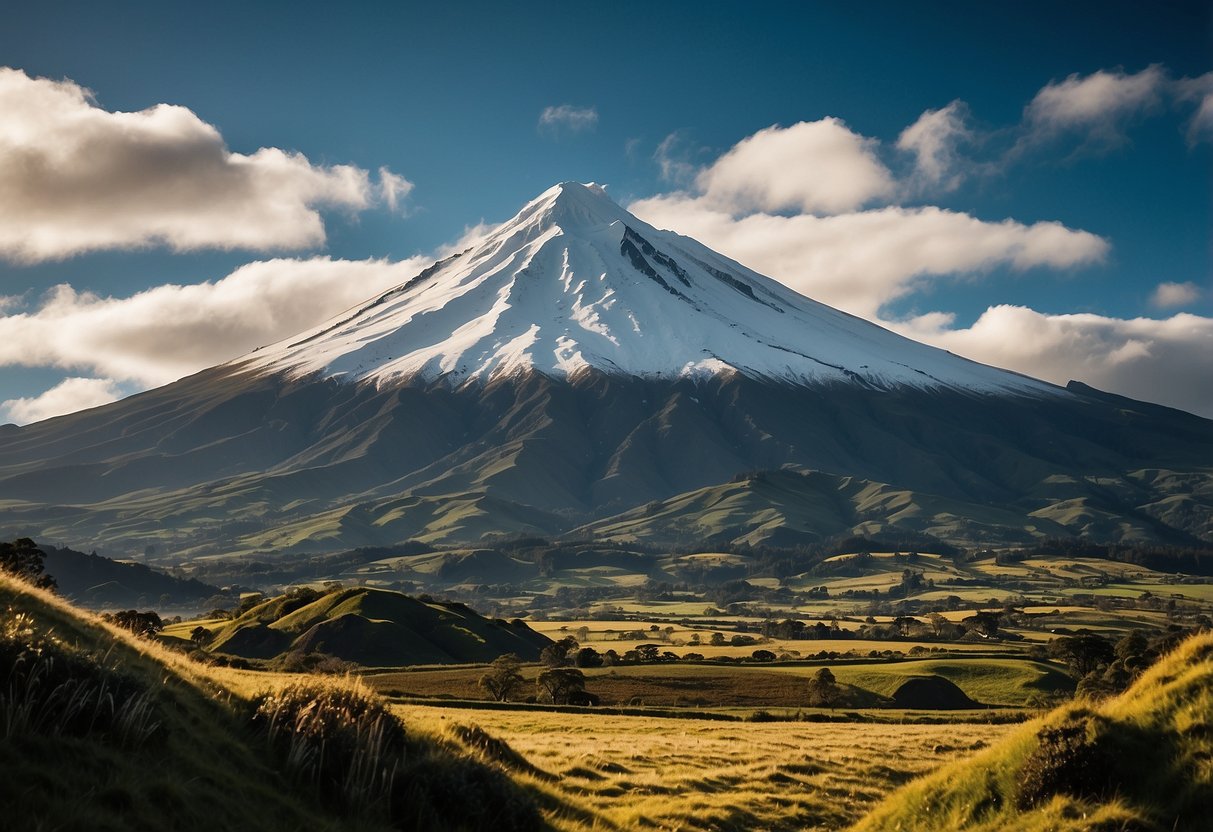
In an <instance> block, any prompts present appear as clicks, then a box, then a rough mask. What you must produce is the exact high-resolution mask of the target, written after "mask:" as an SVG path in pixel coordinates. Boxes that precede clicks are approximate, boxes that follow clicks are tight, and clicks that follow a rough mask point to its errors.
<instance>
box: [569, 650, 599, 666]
mask: <svg viewBox="0 0 1213 832" xmlns="http://www.w3.org/2000/svg"><path fill="white" fill-rule="evenodd" d="M573 663H574V664H575V665H577V666H578V667H602V654H601V653H599V652H598V651H597V650H595V649H594V648H593V647H582V648H581V649H580V650H578V651H577V656H576V657H575V658H574V659H573Z"/></svg>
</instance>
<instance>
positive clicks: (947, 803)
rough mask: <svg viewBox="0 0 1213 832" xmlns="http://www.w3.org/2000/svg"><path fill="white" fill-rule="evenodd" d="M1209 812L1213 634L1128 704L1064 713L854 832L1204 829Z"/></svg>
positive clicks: (934, 780)
mask: <svg viewBox="0 0 1213 832" xmlns="http://www.w3.org/2000/svg"><path fill="white" fill-rule="evenodd" d="M1210 806H1213V634H1210V633H1203V634H1201V635H1198V636H1194V637H1193V638H1191V639H1189V640H1188V641H1187V642H1185V643H1184V644H1182V645H1181V646H1180V647H1179V649H1177V650H1176V651H1175V652H1174V653H1172V654H1170V655H1169V656H1167V657H1165V658H1164V659H1163V660H1162V661H1160V662H1159V663H1158V664H1157V665H1155V666H1154V667H1153V668H1151V669H1150V670H1149V671H1147V672H1146V673H1145V674H1144V675H1143V676H1142V678H1141V679H1139V680H1138V681H1137V682H1136V683H1135V684H1134V685H1133V686H1132V687H1131V688H1130V689H1129V690H1128V691H1126V692H1125V693H1124V694H1122V695H1121V696H1119V697H1117V698H1115V699H1112V700H1109V701H1107V702H1105V703H1102V704H1099V705H1091V704H1089V703H1088V704H1083V703H1075V704H1072V705H1067V706H1065V707H1063V708H1059V709H1058V710H1056V711H1054V712H1053V713H1051V714H1050V715H1049V716H1048V717H1046V718H1045V719H1044V720H1042V721H1040V722H1037V723H1033V724H1031V725H1030V726H1026V727H1025V728H1023V729H1021V730H1020V731H1019V732H1018V733H1016V734H1015V735H1013V736H1012V737H1010V738H1008V739H1007V740H1006V741H1005V742H1003V743H1001V744H999V745H997V746H995V747H993V748H991V749H990V750H989V751H987V752H986V753H984V754H982V755H981V756H979V757H977V758H975V759H973V760H972V761H969V762H966V763H962V764H956V765H953V766H949V767H946V768H944V769H942V770H940V771H938V772H936V773H935V774H933V775H930V776H929V777H927V778H925V779H923V780H921V781H918V782H916V783H913V784H911V785H909V786H907V787H906V788H904V789H903V790H901V791H899V792H897V793H895V794H894V795H893V796H892V797H890V798H889V799H888V800H887V801H886V802H885V803H884V804H882V805H881V806H880V807H878V808H877V809H876V810H875V811H874V812H873V813H872V814H871V815H869V816H868V817H867V818H865V819H864V820H863V821H862V822H861V823H859V824H858V826H857V827H856V832H880V830H901V832H913V830H924V832H925V831H926V830H936V829H957V830H972V831H973V832H994V830H1004V829H1017V830H1033V831H1035V830H1041V832H1043V830H1054V831H1055V832H1065V830H1073V832H1079V830H1096V829H1098V830H1131V832H1137V831H1138V830H1141V831H1142V832H1144V830H1171V829H1197V828H1206V827H1205V824H1207V823H1208V819H1209V816H1208V812H1209V807H1210Z"/></svg>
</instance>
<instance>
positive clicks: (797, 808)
mask: <svg viewBox="0 0 1213 832" xmlns="http://www.w3.org/2000/svg"><path fill="white" fill-rule="evenodd" d="M393 708H394V710H396V711H397V712H398V713H399V714H400V715H401V716H403V717H404V719H405V721H406V723H407V724H408V725H410V726H416V727H420V728H424V729H425V730H428V731H431V732H434V733H436V734H442V733H449V732H450V731H451V730H452V729H453V727H454V726H456V725H477V726H479V727H480V728H483V729H484V730H486V731H488V732H489V734H491V735H492V736H494V737H497V738H499V739H502V740H505V741H506V742H507V743H508V744H509V745H510V746H511V747H512V748H513V749H514V750H515V751H517V752H519V753H520V754H522V755H523V756H524V757H525V758H526V759H527V761H528V762H529V763H531V764H532V765H534V766H535V767H536V768H538V769H540V770H542V771H543V772H547V773H548V774H550V775H552V776H553V777H554V778H555V779H554V780H551V781H544V780H542V779H536V778H527V779H532V780H533V781H534V785H535V786H536V787H539V788H543V789H544V790H547V791H550V792H552V793H555V794H557V795H559V796H561V797H563V799H564V801H563V802H565V803H566V804H571V805H575V806H578V807H582V808H583V809H584V810H586V812H587V814H586V815H583V816H579V817H569V816H565V817H563V818H559V819H558V821H557V822H558V825H559V826H560V827H561V828H563V829H566V830H570V832H572V830H586V829H611V830H614V829H619V830H625V829H627V830H630V829H653V830H719V831H720V832H730V831H731V830H752V829H766V830H793V829H796V830H827V829H830V830H833V829H839V828H841V827H843V826H846V825H848V824H850V823H852V822H854V821H855V820H857V819H858V818H860V817H861V816H862V815H863V814H864V813H865V812H866V811H867V809H869V808H870V807H871V806H872V805H874V804H875V803H876V802H878V801H879V800H880V799H881V798H883V797H884V796H885V795H887V794H888V793H889V792H891V791H892V790H893V789H895V788H896V787H898V786H900V785H901V784H903V783H905V782H906V781H908V780H909V779H911V778H912V777H914V776H917V775H919V774H922V773H924V772H927V771H930V770H932V769H935V768H937V767H938V766H939V765H941V764H942V763H944V762H947V761H950V760H956V759H961V758H964V757H967V756H969V755H970V754H972V753H973V752H974V751H975V750H976V749H977V748H981V747H984V746H985V745H986V744H988V743H989V742H991V741H994V740H997V739H999V738H1001V737H1002V736H1003V735H1004V734H1006V733H1007V732H1008V731H1009V730H1011V729H1012V728H1013V726H999V725H930V726H923V725H871V724H848V723H838V724H834V723H829V724H825V723H786V722H784V723H778V722H766V723H750V722H747V723H737V722H732V723H720V722H708V721H701V720H691V719H678V720H672V719H660V718H652V717H623V716H604V715H599V714H592V713H591V714H556V713H543V712H534V711H527V712H516V711H496V710H455V709H449V710H448V709H443V708H437V707H429V706H417V705H394V706H393Z"/></svg>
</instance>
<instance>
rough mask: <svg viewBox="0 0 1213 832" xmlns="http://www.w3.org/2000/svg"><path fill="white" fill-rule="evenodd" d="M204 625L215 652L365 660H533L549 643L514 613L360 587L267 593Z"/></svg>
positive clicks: (380, 663) (384, 663)
mask: <svg viewBox="0 0 1213 832" xmlns="http://www.w3.org/2000/svg"><path fill="white" fill-rule="evenodd" d="M212 626H215V627H216V629H215V631H214V632H215V638H214V641H213V642H211V644H210V645H209V649H210V650H211V651H212V652H215V653H223V654H226V655H230V656H239V657H242V658H246V659H273V658H276V657H278V656H282V655H283V654H286V653H291V652H293V653H299V654H306V653H322V654H325V655H329V656H335V657H337V658H339V659H342V660H344V661H348V662H354V663H356V664H361V665H367V666H373V667H400V666H405V665H417V664H470V663H474V662H490V661H492V660H493V659H495V658H497V657H498V656H500V655H503V654H505V653H514V654H516V655H517V656H519V658H521V659H523V660H525V661H534V660H537V659H538V658H539V652H540V651H541V650H542V649H543V648H544V647H546V646H547V645H548V644H550V643H551V640H550V639H548V638H547V637H546V636H543V635H541V634H539V633H536V632H535V631H534V630H532V629H530V628H529V627H528V626H527V625H526V624H525V623H523V622H522V621H514V622H512V623H508V622H505V621H494V620H491V619H487V618H484V617H483V616H480V615H477V614H476V613H475V612H473V611H472V610H471V609H469V608H468V607H467V606H465V605H463V604H460V603H456V602H440V601H426V600H421V599H418V598H411V597H409V596H407V595H403V594H401V593H399V592H390V591H387V590H381V589H368V588H362V587H359V588H351V589H336V590H332V591H329V592H326V593H323V594H320V593H311V592H303V593H298V592H296V593H294V594H288V595H283V596H279V597H277V598H271V599H269V600H266V601H264V602H262V603H260V604H258V605H257V606H255V607H253V608H252V609H250V610H248V611H247V612H245V613H244V614H242V615H240V616H239V617H237V618H236V619H234V620H232V621H231V622H228V623H220V624H218V625H212Z"/></svg>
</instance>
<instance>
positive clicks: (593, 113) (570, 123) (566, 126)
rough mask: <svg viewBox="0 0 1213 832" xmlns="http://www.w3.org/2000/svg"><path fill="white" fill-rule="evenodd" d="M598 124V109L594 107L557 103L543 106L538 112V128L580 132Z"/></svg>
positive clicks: (591, 128)
mask: <svg viewBox="0 0 1213 832" xmlns="http://www.w3.org/2000/svg"><path fill="white" fill-rule="evenodd" d="M597 126H598V110H597V108H595V107H574V106H573V105H572V104H559V105H556V106H554V107H544V108H543V112H542V113H540V114H539V129H540V130H549V131H552V132H558V131H560V130H567V131H569V132H570V133H581V132H583V131H585V130H593V129H594V128H595V127H597Z"/></svg>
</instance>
